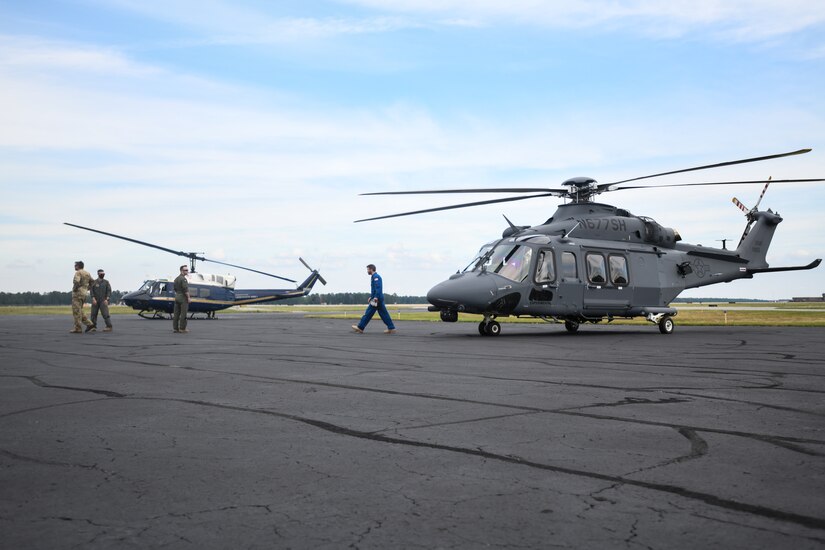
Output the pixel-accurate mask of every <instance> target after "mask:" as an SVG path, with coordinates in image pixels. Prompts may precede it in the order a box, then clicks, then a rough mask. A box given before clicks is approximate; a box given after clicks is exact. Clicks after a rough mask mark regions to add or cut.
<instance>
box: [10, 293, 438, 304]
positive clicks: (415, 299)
mask: <svg viewBox="0 0 825 550" xmlns="http://www.w3.org/2000/svg"><path fill="white" fill-rule="evenodd" d="M124 294H126V292H124V291H121V290H113V291H112V297H111V298H110V299H109V303H111V304H117V303H118V302H120V300H121V298H122V297H123V295H124ZM384 298H385V300H386V302H387V304H426V303H427V298H426V297H424V296H399V295H397V294H385V295H384ZM369 299H370V295H369V293H368V292H333V293H330V294H310V295H309V296H304V297H302V298H290V299H289V300H280V301H278V302H273V303H278V304H289V305H304V304H312V305H320V304H330V305H334V304H344V305H351V304H366V303H367V301H368V300H369ZM71 303H72V293H71V292H60V291H57V290H53V291H51V292H0V305H2V306H62V305H69V304H71Z"/></svg>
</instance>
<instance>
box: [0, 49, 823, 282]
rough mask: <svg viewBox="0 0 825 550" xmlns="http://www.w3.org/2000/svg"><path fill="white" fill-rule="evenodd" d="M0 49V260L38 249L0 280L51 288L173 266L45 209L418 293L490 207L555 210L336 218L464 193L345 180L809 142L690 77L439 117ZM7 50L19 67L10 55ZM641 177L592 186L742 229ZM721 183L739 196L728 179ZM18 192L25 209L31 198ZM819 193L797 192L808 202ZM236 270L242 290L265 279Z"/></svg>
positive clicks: (536, 218)
mask: <svg viewBox="0 0 825 550" xmlns="http://www.w3.org/2000/svg"><path fill="white" fill-rule="evenodd" d="M2 48H5V49H4V51H0V59H4V60H7V62H6V63H5V64H0V120H2V121H3V124H1V125H0V148H2V149H0V150H1V151H3V152H4V153H5V154H4V156H3V157H2V161H0V184H2V186H3V191H4V197H3V199H4V200H3V204H2V205H1V206H0V215H2V216H3V217H4V218H7V219H8V218H14V219H16V220H19V222H16V223H13V224H3V233H4V237H5V238H4V239H3V240H0V255H2V256H3V257H6V258H17V259H18V260H17V262H18V263H16V264H12V265H18V266H28V265H40V266H41V267H40V268H39V269H38V275H37V277H39V278H42V279H39V278H38V279H29V278H26V279H23V278H21V277H20V270H19V269H11V268H10V267H9V266H8V265H7V266H6V269H0V279H2V280H4V281H5V284H6V285H8V286H6V289H7V290H29V289H31V286H30V285H33V284H38V285H41V286H39V287H37V289H39V290H52V289H53V288H56V287H57V286H58V284H63V283H64V282H65V281H64V279H66V276H65V273H64V268H65V267H69V266H71V262H72V261H74V259H77V257H80V256H81V255H82V256H83V257H85V258H86V259H87V260H88V261H89V263H90V264H91V263H95V264H97V263H101V264H105V265H106V266H107V270H108V272H109V273H110V274H111V275H112V276H113V278H115V277H116V279H117V280H118V281H119V285H121V286H120V288H134V287H135V286H137V284H139V283H140V282H141V281H142V279H143V278H146V277H150V276H157V275H159V274H162V273H167V274H169V273H173V272H174V269H171V268H169V266H172V268H174V267H175V264H176V262H177V259H175V258H171V257H166V256H165V255H164V254H163V253H161V252H157V251H153V250H150V249H143V248H140V247H138V246H137V245H133V244H130V243H124V242H116V241H111V240H109V239H107V238H105V237H102V236H98V235H92V234H89V235H86V234H84V233H83V232H81V231H79V230H76V229H71V228H68V227H65V226H62V225H60V222H62V221H70V222H74V223H79V224H82V225H88V226H91V227H96V228H99V229H103V230H107V231H112V232H116V233H120V234H123V235H127V236H130V237H133V238H138V239H141V240H146V241H149V242H153V243H157V244H160V245H162V246H168V247H170V248H176V249H181V250H191V249H198V250H211V251H215V252H214V254H217V255H218V256H216V259H221V258H224V256H225V260H226V261H228V262H230V263H237V264H240V265H249V266H250V267H258V268H261V269H263V270H265V271H273V272H275V273H278V274H283V275H285V276H290V277H292V278H296V279H301V278H302V277H300V275H301V274H302V273H303V267H301V266H300V264H298V263H297V259H296V256H297V255H302V256H304V257H305V258H306V259H307V261H309V262H310V264H313V265H318V266H320V267H321V268H322V269H324V270H325V272H324V274H325V276H326V277H327V278H328V279H329V281H330V287H328V288H326V289H325V290H327V291H331V292H335V291H347V290H357V289H359V288H361V287H362V286H363V287H366V283H365V281H364V277H363V269H362V267H361V266H362V265H363V264H365V263H367V262H370V261H372V262H375V263H377V264H379V265H381V266H386V270H384V274H385V276H388V281H391V285H392V289H393V290H392V291H394V292H399V293H402V294H424V293H425V292H426V290H427V289H428V288H429V287H430V286H432V285H433V284H434V283H436V282H438V281H439V280H441V279H443V278H445V277H446V276H448V275H449V274H450V273H452V272H454V270H455V269H457V268H459V267H463V266H464V265H465V264H466V263H467V261H468V260H469V258H470V257H471V256H472V254H473V253H474V252H475V251H476V250H477V249H478V247H479V245H481V244H482V243H484V242H486V241H488V240H490V239H492V238H494V237H496V236H497V235H500V233H501V230H503V229H504V227H506V224H505V222H504V220H503V219H502V217H501V214H502V213H506V214H507V215H508V217H510V218H511V219H512V220H513V221H514V222H515V223H517V224H526V223H530V224H536V223H538V222H540V221H543V220H544V219H546V218H547V217H549V216H550V215H551V214H552V213H553V211H554V210H555V205H556V201H554V200H546V201H525V202H520V203H511V204H503V205H493V206H485V207H481V208H477V209H468V210H456V211H451V212H450V213H445V214H428V215H425V216H420V217H415V218H399V219H397V220H393V221H384V222H376V223H374V224H353V223H352V220H354V219H356V218H362V217H368V216H371V215H381V214H390V213H394V212H399V211H406V210H414V209H419V208H427V207H432V206H438V205H443V204H453V203H457V202H464V201H471V200H480V198H479V197H474V196H471V197H467V196H465V195H457V196H437V197H432V196H420V197H406V198H403V199H399V198H398V197H394V198H390V197H358V196H357V193H360V192H367V191H380V190H396V189H423V188H443V187H459V188H460V187H478V186H486V185H493V186H502V185H522V186H551V187H555V186H557V185H558V184H559V183H560V182H561V181H562V180H564V179H566V178H567V177H570V176H576V175H590V176H594V177H596V178H597V179H599V180H601V181H609V180H616V179H622V178H623V177H632V176H638V175H640V173H651V172H657V171H663V170H667V169H674V168H679V167H681V166H686V165H694V164H704V163H708V162H714V161H722V160H728V159H729V158H730V157H731V156H732V155H736V156H740V157H744V156H751V155H757V154H769V153H772V152H779V151H783V150H788V149H791V148H795V147H801V146H807V145H814V146H820V145H821V146H825V143H823V142H822V140H821V128H822V123H823V120H822V119H821V116H820V115H818V114H817V112H815V111H814V112H811V111H806V110H804V109H802V108H798V109H789V108H787V107H784V106H782V107H777V106H776V105H752V104H750V105H749V104H745V105H742V106H739V105H723V106H722V107H723V109H722V110H721V112H720V109H718V106H717V105H714V104H713V102H712V101H703V97H702V93H701V92H695V93H692V94H691V96H690V97H689V98H688V99H689V101H684V102H682V103H681V104H682V105H683V108H682V109H680V110H679V111H676V112H674V111H673V110H669V109H667V108H666V107H667V105H666V103H667V100H661V102H660V104H657V102H655V101H649V102H645V104H643V105H642V104H640V105H632V106H623V108H622V109H620V110H617V109H615V106H614V105H611V103H610V101H609V100H607V99H606V100H605V101H604V103H603V104H600V105H598V106H595V107H594V106H592V105H591V106H588V107H587V108H586V109H582V108H578V107H577V108H570V107H569V106H566V105H562V106H558V107H548V108H547V109H546V110H544V111H542V112H525V113H524V115H523V116H522V117H509V118H508V119H507V120H502V119H500V118H496V116H495V115H494V113H454V114H452V115H451V116H450V117H440V118H438V117H436V116H435V115H434V114H432V113H431V112H430V111H428V110H427V109H426V108H425V107H422V106H420V105H417V104H413V103H409V102H407V103H400V102H395V101H393V100H392V99H391V98H390V99H387V100H386V101H385V102H384V103H383V104H380V105H374V106H373V107H372V108H370V109H366V108H363V107H360V108H350V107H348V106H347V105H335V106H334V107H329V106H325V105H318V104H314V103H312V102H310V101H308V100H305V101H299V100H294V99H293V100H291V101H289V102H281V100H280V97H279V96H277V94H275V95H274V99H268V98H264V97H263V96H262V94H261V93H260V91H259V90H255V89H246V88H243V87H240V86H234V87H229V86H225V85H223V83H222V82H219V81H210V80H207V79H198V78H194V77H192V76H191V75H187V74H178V73H175V72H173V71H172V70H171V69H168V68H160V67H157V66H153V65H151V64H147V63H141V62H138V61H135V60H134V59H132V58H130V57H129V56H126V55H124V54H122V53H118V52H113V51H111V50H110V49H107V48H101V49H96V48H93V47H89V46H86V45H73V44H67V43H56V42H53V41H43V42H38V41H36V40H34V39H28V38H27V39H14V38H8V37H7V38H6V39H5V40H4V41H3V42H2ZM10 52H11V53H10ZM18 56H20V58H23V59H28V60H30V63H14V62H9V61H8V60H9V59H17V58H18ZM107 66H108V67H110V69H108V70H107V68H106V67H107ZM49 69H54V70H49ZM44 73H45V75H46V76H44ZM183 98H186V99H183ZM668 99H672V98H668ZM570 128H584V129H588V130H587V131H580V132H575V133H571V132H569V131H567V130H568V129H570ZM817 136H820V137H817ZM817 140H818V141H817ZM800 141H801V142H800ZM811 141H814V143H811ZM789 144H791V145H790V146H789ZM817 153H819V151H817ZM809 156H810V157H812V159H811V160H809V159H805V158H801V157H800V158H799V159H795V160H794V161H793V162H787V161H777V163H776V164H771V165H770V166H768V165H764V166H750V165H746V166H744V167H740V168H737V169H735V170H730V171H721V172H719V173H714V174H713V176H714V178H715V177H717V176H718V177H726V174H735V175H736V177H737V178H743V179H744V178H753V179H758V178H762V177H766V176H767V175H774V176H775V177H777V178H778V177H780V176H787V177H793V176H801V177H805V176H807V177H811V176H814V177H815V176H817V175H823V173H825V161H823V160H822V158H823V156H822V154H821V153H820V154H818V155H817V156H814V155H809ZM618 159H621V161H619V160H618ZM803 168H804V169H803ZM769 169H770V171H768V170H769ZM524 170H530V172H529V175H524ZM514 174H515V175H514ZM773 191H774V190H772V191H771V193H773ZM645 193H646V192H642V191H638V192H630V191H628V192H627V195H625V194H622V195H621V196H620V195H619V194H616V195H611V196H610V197H609V198H607V197H605V200H606V201H609V202H613V200H614V197H615V201H616V203H617V204H619V205H621V206H625V207H627V208H628V209H629V210H631V211H632V212H635V213H637V214H646V215H651V216H653V217H655V218H657V219H658V220H659V221H660V222H661V223H662V224H664V225H667V226H672V227H676V228H678V229H679V230H680V231H681V232H682V234H683V236H684V237H685V239H686V240H688V241H689V242H705V243H707V244H714V243H713V241H714V240H715V239H718V238H721V237H734V238H735V237H738V235H739V234H740V233H741V228H742V220H741V216H740V215H738V214H737V213H736V211H735V210H734V209H733V207H732V206H730V204H729V201H730V194H731V192H730V191H729V190H728V191H724V192H723V191H722V190H719V191H710V190H708V191H703V192H702V193H690V192H681V191H680V192H675V191H674V192H668V194H660V193H659V192H655V193H656V194H653V192H652V193H651V194H649V195H648V194H645ZM754 193H758V186H757V187H756V190H755V191H754ZM785 193H790V191H786V192H785ZM736 194H737V195H738V196H740V198H741V199H743V200H744V201H745V202H748V200H747V199H748V198H749V197H747V196H746V195H745V194H744V192H743V193H741V194H740V193H739V190H738V189H737V191H736ZM32 196H35V197H36V198H37V203H38V208H37V209H31V201H32ZM786 196H787V195H785V194H783V193H780V192H777V193H776V194H775V195H773V194H772V195H771V196H770V197H769V198H770V199H771V200H773V198H774V197H776V199H777V202H776V204H779V207H780V208H782V210H781V211H782V212H783V213H788V214H791V213H793V215H794V216H793V219H794V220H799V219H802V220H804V219H809V218H810V217H812V216H818V214H816V213H814V214H811V211H810V210H807V211H806V209H805V206H804V204H803V205H800V204H788V203H785V204H782V200H780V199H782V197H786ZM78 197H80V198H78ZM456 197H458V198H456ZM663 197H664V198H663ZM92 198H94V200H92ZM483 198H490V197H489V196H485V197H483ZM783 200H784V199H783ZM823 200H824V199H823V194H822V192H821V191H819V190H818V188H812V189H811V191H810V193H809V194H808V198H807V202H808V203H809V204H817V203H819V204H821V203H822V202H823ZM765 204H766V205H768V206H771V205H772V204H775V203H773V202H771V201H769V200H768V199H766V203H765ZM790 218H791V216H789V220H788V221H787V222H786V223H784V224H783V226H782V227H780V232H779V233H778V234H777V239H776V241H775V245H774V247H775V250H776V251H777V252H781V251H782V250H798V249H809V250H813V251H814V254H816V252H815V251H816V250H820V251H821V250H822V246H821V243H820V242H819V240H818V237H817V236H818V233H817V231H813V230H809V229H808V228H802V229H801V230H800V228H799V227H795V226H794V225H793V224H792V223H791V219H790ZM727 220H731V221H730V222H728V221H727ZM24 221H28V222H36V223H34V224H32V223H25V224H24V223H22V222H24ZM147 222H150V223H147ZM780 233H782V236H781V237H780ZM786 234H787V235H788V236H787V238H786V237H785V236H784V235H786ZM296 248H297V250H296ZM224 251H225V252H224ZM820 255H821V254H820ZM37 262H45V263H41V264H37ZM353 266H356V267H353ZM237 275H238V276H239V286H240V287H255V286H259V287H265V286H267V285H271V280H268V279H265V278H256V276H254V275H252V274H245V273H244V274H243V275H241V274H240V273H237ZM55 281H56V282H55ZM14 285H18V286H14Z"/></svg>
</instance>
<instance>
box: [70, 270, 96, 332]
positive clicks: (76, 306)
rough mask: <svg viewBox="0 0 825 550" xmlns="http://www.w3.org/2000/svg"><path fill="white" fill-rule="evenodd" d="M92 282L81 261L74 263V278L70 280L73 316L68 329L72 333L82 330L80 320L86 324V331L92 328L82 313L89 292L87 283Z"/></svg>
mask: <svg viewBox="0 0 825 550" xmlns="http://www.w3.org/2000/svg"><path fill="white" fill-rule="evenodd" d="M91 282H92V276H91V275H89V272H88V271H86V270H85V269H83V262H82V261H80V260H78V261H76V262H75V263H74V279H73V280H72V317H73V318H74V328H73V329H72V330H70V331H69V332H71V333H72V334H80V333H82V332H83V331H82V330H81V328H80V323H81V322H82V323H83V324H84V325H86V331H87V332H88V331H89V330H91V329H93V328H94V325H93V324H92V322H91V321H89V320H88V319H87V318H86V314H85V313H83V304H85V303H86V295H87V294H88V293H89V285H90V284H91Z"/></svg>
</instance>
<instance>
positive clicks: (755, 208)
mask: <svg viewBox="0 0 825 550" xmlns="http://www.w3.org/2000/svg"><path fill="white" fill-rule="evenodd" d="M771 178H773V176H770V177H769V178H768V181H766V182H765V186H764V187H763V188H762V192H761V193H760V194H759V199H758V200H757V201H756V204H755V205H754V206H753V208H748V207H747V206H745V205H744V204H742V203H741V202H740V201H739V199H737V198H736V197H733V199H732V202H733V204H735V205H736V206H737V207H739V210H741V211H742V212H744V213H745V217H746V218H747V219H748V224H747V225H746V226H745V231H744V233H742V238H741V239H739V245H741V244H742V241H744V240H745V237H747V236H748V232H749V231H750V230H751V226H752V225H753V222H754V221H755V219H756V218H755V217H754V216H755V214H756V213H757V212H758V211H759V203H761V202H762V197H764V196H765V192H766V191H767V190H768V186H769V185H770V184H771ZM739 245H737V248H738V247H739Z"/></svg>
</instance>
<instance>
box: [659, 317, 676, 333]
mask: <svg viewBox="0 0 825 550" xmlns="http://www.w3.org/2000/svg"><path fill="white" fill-rule="evenodd" d="M659 332H661V333H662V334H672V333H673V318H672V317H671V316H670V315H665V316H664V317H662V318H661V319H659Z"/></svg>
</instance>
